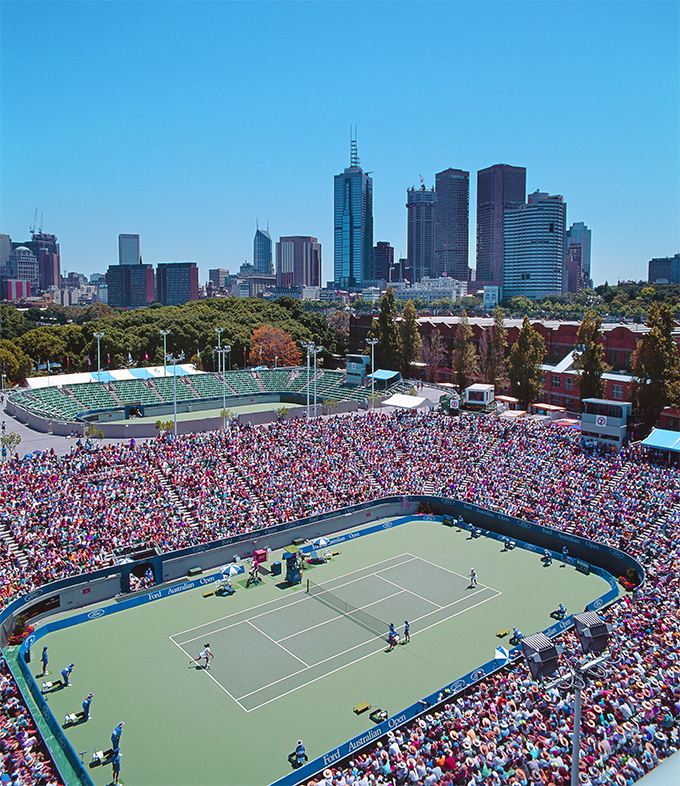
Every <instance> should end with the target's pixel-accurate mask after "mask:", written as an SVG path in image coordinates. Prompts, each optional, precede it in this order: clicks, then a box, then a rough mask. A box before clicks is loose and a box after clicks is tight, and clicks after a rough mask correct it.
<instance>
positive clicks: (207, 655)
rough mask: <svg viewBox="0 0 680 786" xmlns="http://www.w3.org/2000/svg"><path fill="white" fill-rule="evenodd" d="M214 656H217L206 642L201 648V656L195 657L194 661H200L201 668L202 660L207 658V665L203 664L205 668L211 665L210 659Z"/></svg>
mask: <svg viewBox="0 0 680 786" xmlns="http://www.w3.org/2000/svg"><path fill="white" fill-rule="evenodd" d="M214 657H215V656H214V655H213V654H212V652H211V651H210V644H204V645H203V649H202V650H201V652H200V654H199V656H198V657H197V658H194V663H198V664H199V668H200V662H201V661H202V660H203V659H204V658H205V665H204V666H203V668H204V669H207V668H209V666H210V661H211V660H212V658H214Z"/></svg>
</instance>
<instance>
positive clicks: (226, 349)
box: [222, 346, 231, 374]
mask: <svg viewBox="0 0 680 786" xmlns="http://www.w3.org/2000/svg"><path fill="white" fill-rule="evenodd" d="M224 351H225V352H226V353H227V357H228V358H229V371H231V347H230V346H225V348H224ZM222 373H223V374H224V368H223V369H222Z"/></svg>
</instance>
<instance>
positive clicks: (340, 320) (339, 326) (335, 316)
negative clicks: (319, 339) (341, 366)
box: [328, 309, 349, 355]
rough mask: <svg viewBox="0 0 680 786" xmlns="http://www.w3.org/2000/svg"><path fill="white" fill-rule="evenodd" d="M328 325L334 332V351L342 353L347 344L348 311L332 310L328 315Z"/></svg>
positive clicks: (344, 351)
mask: <svg viewBox="0 0 680 786" xmlns="http://www.w3.org/2000/svg"><path fill="white" fill-rule="evenodd" d="M328 325H329V327H330V329H331V330H332V331H333V333H334V334H335V348H336V351H337V352H338V353H339V354H341V355H344V354H345V353H346V352H347V348H348V346H349V312H348V311H344V310H342V309H338V310H337V311H334V312H333V313H332V314H330V315H329V317H328Z"/></svg>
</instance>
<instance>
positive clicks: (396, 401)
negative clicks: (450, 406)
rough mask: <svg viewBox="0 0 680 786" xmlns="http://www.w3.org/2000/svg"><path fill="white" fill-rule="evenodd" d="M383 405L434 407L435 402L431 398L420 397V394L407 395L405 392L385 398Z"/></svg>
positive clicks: (401, 407) (413, 407) (406, 407)
mask: <svg viewBox="0 0 680 786" xmlns="http://www.w3.org/2000/svg"><path fill="white" fill-rule="evenodd" d="M382 405H383V407H399V408H400V409H418V407H422V406H427V407H433V406H434V404H433V403H432V402H431V401H430V399H429V398H420V397H419V396H407V395H405V394H404V393H395V394H394V395H393V396H390V397H389V398H387V399H385V401H383V403H382Z"/></svg>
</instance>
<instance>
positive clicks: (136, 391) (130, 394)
mask: <svg viewBox="0 0 680 786" xmlns="http://www.w3.org/2000/svg"><path fill="white" fill-rule="evenodd" d="M112 385H113V389H114V390H115V392H116V395H117V396H118V398H119V399H120V401H121V403H122V404H160V402H161V401H162V398H161V396H160V394H158V393H157V392H156V388H155V387H153V386H151V385H146V384H145V383H144V382H142V381H141V379H123V380H120V381H119V382H113V383H112Z"/></svg>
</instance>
